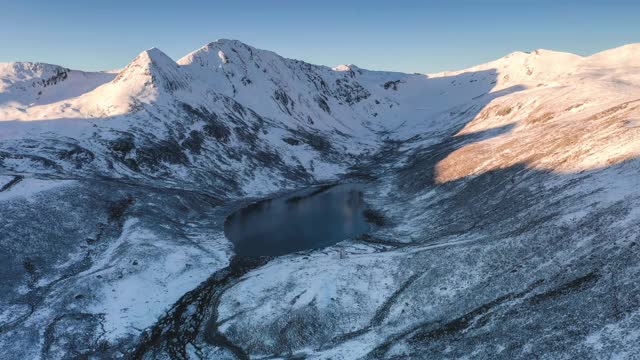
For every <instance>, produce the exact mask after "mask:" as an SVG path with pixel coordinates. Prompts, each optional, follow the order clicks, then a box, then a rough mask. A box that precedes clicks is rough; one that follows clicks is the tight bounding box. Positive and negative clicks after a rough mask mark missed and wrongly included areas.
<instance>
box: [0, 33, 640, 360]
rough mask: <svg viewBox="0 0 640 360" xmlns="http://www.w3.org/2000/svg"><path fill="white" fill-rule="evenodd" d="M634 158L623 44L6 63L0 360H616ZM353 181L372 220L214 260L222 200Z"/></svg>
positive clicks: (632, 247) (637, 54) (241, 48)
mask: <svg viewBox="0 0 640 360" xmlns="http://www.w3.org/2000/svg"><path fill="white" fill-rule="evenodd" d="M639 156H640V44H631V45H627V46H624V47H621V48H617V49H612V50H607V51H604V52H601V53H598V54H595V55H591V56H588V57H581V56H577V55H573V54H567V53H561V52H555V51H549V50H536V51H533V52H531V53H524V52H516V53H512V54H509V55H507V56H505V57H503V58H501V59H498V60H496V61H493V62H490V63H487V64H482V65H478V66H475V67H472V68H469V69H465V70H461V71H451V72H443V73H438V74H429V75H420V74H403V73H395V72H383V71H370V70H365V69H361V68H359V67H357V66H355V65H339V66H336V67H334V68H330V67H326V66H318V65H311V64H307V63H305V62H302V61H298V60H291V59H286V58H283V57H281V56H279V55H277V54H275V53H273V52H270V51H265V50H260V49H256V48H253V47H251V46H249V45H246V44H243V43H241V42H239V41H235V40H218V41H216V42H212V43H210V44H207V45H205V46H203V47H202V48H200V49H197V50H195V51H194V52H192V53H190V54H187V55H185V56H184V57H183V58H181V59H179V60H178V61H174V60H173V59H171V58H169V57H168V56H167V55H166V54H164V53H163V52H162V51H160V50H159V49H156V48H152V49H149V50H146V51H143V52H142V53H140V55H138V56H137V57H136V58H135V59H133V60H132V61H131V63H130V64H128V65H127V66H126V67H124V68H123V69H121V70H120V71H119V72H117V73H112V72H99V73H87V72H81V71H74V70H69V69H66V68H63V67H59V66H55V65H48V64H39V63H4V64H0V214H1V215H2V216H0V248H2V249H3V250H4V251H3V252H0V264H2V265H1V266H0V278H2V279H7V281H3V282H2V283H0V290H1V293H2V295H0V348H2V349H3V351H2V352H0V359H18V358H20V359H21V358H74V357H97V358H101V357H102V358H118V357H132V358H187V357H188V358H211V359H220V358H234V357H235V358H243V357H252V358H253V357H267V358H269V357H276V358H287V357H295V356H298V357H306V358H318V359H325V358H333V359H352V358H444V357H448V358H461V357H469V358H505V359H513V358H531V357H542V358H608V357H614V356H618V357H620V358H630V359H631V358H636V357H638V356H640V352H639V350H638V348H637V345H636V344H637V341H638V337H639V336H640V335H639V334H640V311H639V310H638V309H639V308H640V307H639V305H640V287H639V286H638V285H637V282H636V281H635V279H636V278H637V276H638V275H640V268H639V267H638V266H637V258H638V256H639V255H640V253H639V252H638V251H640V250H639V249H640V247H639V246H637V241H638V239H637V236H636V234H637V233H638V230H640V213H638V212H637V211H636V210H635V209H636V208H637V207H638V205H639V204H640V194H638V193H637V190H636V189H637V188H638V185H640V183H639V182H640V180H638V179H640V178H638V176H637V174H638V170H639V169H640V163H639V162H638V160H637V159H638V157H639ZM353 180H358V181H361V182H364V183H365V189H366V191H365V192H366V200H367V202H368V203H369V204H370V206H371V207H373V208H375V209H376V210H377V211H378V212H379V213H381V214H383V215H384V218H385V221H384V225H382V226H378V227H376V228H375V229H374V230H372V231H371V232H370V233H369V234H367V235H365V236H362V237H359V238H357V239H350V240H348V241H344V242H341V243H339V244H337V245H334V246H332V247H329V248H327V249H324V250H321V251H313V252H309V253H302V254H292V255H288V256H283V257H279V258H276V259H270V261H268V262H267V260H265V259H263V260H256V261H246V259H245V260H243V259H238V258H233V259H232V255H233V249H232V246H231V245H230V243H229V242H228V241H227V240H226V239H225V238H224V234H223V228H222V227H223V222H224V219H225V217H226V216H227V215H228V214H229V213H230V212H231V211H232V210H234V209H237V208H238V207H240V206H242V205H244V204H246V203H248V202H250V201H252V200H253V199H255V198H256V197H263V196H271V195H273V194H276V193H280V192H283V191H286V190H289V189H294V188H300V187H305V186H311V185H314V184H319V183H323V182H326V181H353ZM345 254H346V256H345ZM265 263H266V264H265Z"/></svg>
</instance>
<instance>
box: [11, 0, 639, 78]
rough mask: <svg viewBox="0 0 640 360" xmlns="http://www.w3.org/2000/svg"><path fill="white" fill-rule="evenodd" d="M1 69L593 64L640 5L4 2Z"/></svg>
mask: <svg viewBox="0 0 640 360" xmlns="http://www.w3.org/2000/svg"><path fill="white" fill-rule="evenodd" d="M0 9H1V11H0V61H42V62H49V63H54V64H59V65H64V66H67V67H71V68H76V69H83V70H104V69H112V68H118V67H122V66H124V65H126V64H127V63H128V62H129V61H130V60H131V59H132V58H133V57H135V55H136V54H138V53H139V52H140V51H142V50H144V49H147V48H150V47H153V46H155V47H158V48H160V49H161V50H163V51H164V52H166V53H167V54H168V55H169V56H171V57H172V58H174V59H176V60H177V59H178V58H180V57H181V56H182V55H184V54H186V53H188V52H190V51H192V50H195V49H197V48H199V47H200V46H202V45H204V44H206V43H208V42H210V41H213V40H216V39H218V38H231V39H238V40H241V41H243V42H245V43H248V44H250V45H253V46H255V47H258V48H263V49H269V50H273V51H275V52H277V53H279V54H281V55H283V56H286V57H291V58H297V59H301V60H305V61H308V62H311V63H316V64H323V65H330V66H333V65H338V64H342V63H352V64H356V65H358V66H360V67H365V68H370V69H378V70H398V71H405V72H422V73H425V72H435V71H441V70H447V69H451V70H453V69H460V68H464V67H467V66H470V65H474V64H478V63H482V62H486V61H489V60H492V59H495V58H498V57H501V56H503V55H505V54H507V53H509V52H511V51H514V50H525V51H528V50H533V49H537V48H547V49H553V50H562V51H569V52H574V53H578V54H590V53H593V52H597V51H600V50H604V49H607V48H611V47H615V46H619V45H623V44H626V43H631V42H640V1H639V0H627V1H619V0H611V1H606V0H602V1H593V0H582V1H577V0H553V1H548V0H538V1H534V0H491V1H480V0H475V1H474V0H459V1H456V0H449V1H445V0H443V1H428V0H424V1H402V0H395V1H393V0H387V1H379V0H368V1H359V0H351V1H349V0H343V1H334V0H324V1H310V0H297V1H293V0H253V1H249V0H225V1H195V0H172V1H164V0H156V1H148V0H127V1H123V0H111V1H107V0H64V1H63V0H60V1H54V0H2V5H1V6H0Z"/></svg>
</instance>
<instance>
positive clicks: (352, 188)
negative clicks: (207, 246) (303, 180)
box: [224, 184, 369, 256]
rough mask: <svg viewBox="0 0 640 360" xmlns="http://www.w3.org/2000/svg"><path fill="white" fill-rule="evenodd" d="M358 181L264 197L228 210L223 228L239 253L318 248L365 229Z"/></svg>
mask: <svg viewBox="0 0 640 360" xmlns="http://www.w3.org/2000/svg"><path fill="white" fill-rule="evenodd" d="M364 209H365V203H364V199H363V194H362V191H361V187H360V186H359V185H357V184H340V185H336V186H330V185H327V186H320V187H314V188H309V189H305V190H301V191H298V192H295V193H292V194H289V195H286V196H283V197H279V198H275V199H270V200H264V201H261V202H258V203H255V204H252V205H249V206H247V207H245V208H243V209H240V210H238V211H236V212H235V213H233V214H231V215H230V216H229V217H228V218H227V220H226V222H225V226H224V232H225V235H226V236H227V238H228V239H230V240H231V241H232V242H233V244H234V247H235V252H236V254H238V255H243V256H261V255H269V256H277V255H284V254H288V253H292V252H296V251H300V250H307V249H319V248H324V247H327V246H329V245H333V244H335V243H337V242H339V241H342V240H344V239H347V238H350V237H353V236H356V235H359V234H362V233H364V232H367V231H368V230H369V224H368V223H367V222H366V220H365V217H364V215H363V210H364Z"/></svg>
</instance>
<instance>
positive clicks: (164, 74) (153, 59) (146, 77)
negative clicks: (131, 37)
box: [113, 47, 188, 91]
mask: <svg viewBox="0 0 640 360" xmlns="http://www.w3.org/2000/svg"><path fill="white" fill-rule="evenodd" d="M113 82H114V83H123V82H125V83H129V82H133V83H139V85H141V86H143V87H146V86H151V87H156V88H163V89H165V90H168V91H173V90H177V89H179V88H186V87H187V86H188V82H187V79H186V77H185V75H184V74H183V73H182V72H181V70H180V68H179V66H178V64H177V63H176V62H175V61H173V60H172V59H171V58H170V57H169V56H168V55H167V54H165V53H164V52H162V51H161V50H160V49H158V48H155V47H153V48H150V49H147V50H145V51H143V52H141V53H140V54H139V55H138V56H136V57H135V58H134V59H133V61H131V63H129V65H127V66H126V67H125V68H124V69H123V70H122V71H121V72H120V73H119V74H118V76H117V77H116V78H115V79H114V80H113Z"/></svg>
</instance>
